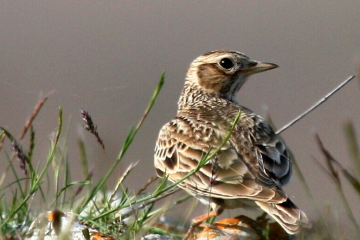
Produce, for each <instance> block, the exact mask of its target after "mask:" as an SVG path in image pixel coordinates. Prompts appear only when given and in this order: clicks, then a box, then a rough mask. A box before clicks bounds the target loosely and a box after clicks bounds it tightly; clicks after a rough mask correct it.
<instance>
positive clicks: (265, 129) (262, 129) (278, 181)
mask: <svg viewBox="0 0 360 240" xmlns="http://www.w3.org/2000/svg"><path fill="white" fill-rule="evenodd" d="M253 119H254V129H253V131H254V132H255V133H256V134H254V136H255V139H254V144H255V146H256V147H257V149H258V151H259V153H260V155H261V158H260V159H259V174H258V179H259V181H260V182H261V183H263V184H264V185H265V186H268V187H270V188H271V187H274V186H279V187H281V186H283V185H285V184H287V183H288V182H289V181H290V180H291V177H292V167H291V162H290V157H289V153H288V151H287V150H286V147H285V145H284V144H283V143H282V142H281V141H280V139H279V138H278V137H277V136H276V134H275V133H274V131H273V130H272V128H271V127H270V125H269V124H268V123H267V122H266V121H265V120H264V119H263V118H261V117H259V116H257V115H254V116H253Z"/></svg>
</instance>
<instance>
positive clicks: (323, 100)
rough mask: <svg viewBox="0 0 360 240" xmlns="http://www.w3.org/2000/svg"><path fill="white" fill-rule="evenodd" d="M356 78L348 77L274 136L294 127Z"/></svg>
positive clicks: (353, 76)
mask: <svg viewBox="0 0 360 240" xmlns="http://www.w3.org/2000/svg"><path fill="white" fill-rule="evenodd" d="M355 77H356V75H352V76H350V77H348V78H347V79H346V80H345V81H344V82H342V83H341V84H340V85H339V86H337V87H336V88H334V89H333V90H332V91H331V92H329V93H328V94H327V95H326V96H325V97H323V98H322V99H320V100H319V101H318V102H317V103H315V104H314V105H313V106H311V107H310V108H309V109H307V110H306V111H305V112H303V113H302V114H300V115H299V116H298V117H296V118H295V119H293V120H292V121H291V122H289V123H288V124H286V125H285V126H283V127H282V128H281V129H280V130H278V131H277V132H276V134H280V133H282V132H283V131H285V130H286V129H288V128H289V127H291V126H292V125H294V124H295V123H296V122H298V121H299V120H300V119H302V118H303V117H305V116H306V115H308V114H309V113H310V112H312V111H313V110H314V109H315V108H317V107H318V106H320V105H321V104H322V103H323V102H325V101H326V100H328V98H330V97H331V96H332V95H333V94H334V93H336V92H337V91H339V90H340V89H341V88H342V87H343V86H345V85H346V84H347V83H348V82H350V81H351V80H353V79H354V78H355Z"/></svg>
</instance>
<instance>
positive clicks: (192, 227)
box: [183, 211, 218, 240]
mask: <svg viewBox="0 0 360 240" xmlns="http://www.w3.org/2000/svg"><path fill="white" fill-rule="evenodd" d="M217 215H218V214H217V212H215V211H211V212H209V213H206V214H204V215H201V216H198V217H196V218H194V219H193V220H192V222H191V225H190V228H189V230H188V231H187V233H186V235H185V237H184V238H183V240H191V239H192V237H193V234H194V231H195V229H196V227H198V226H199V225H200V224H201V223H202V222H204V221H205V220H207V219H209V218H212V217H216V216H217Z"/></svg>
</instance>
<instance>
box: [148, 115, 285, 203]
mask: <svg viewBox="0 0 360 240" xmlns="http://www.w3.org/2000/svg"><path fill="white" fill-rule="evenodd" d="M224 135H226V133H224V132H223V131H220V129H218V126H217V125H215V124H214V123H212V122H205V121H204V122H199V120H198V121H196V122H194V121H191V120H189V119H186V118H185V117H182V118H180V117H178V118H176V119H174V120H173V121H171V122H169V123H168V124H166V125H165V126H164V127H163V128H162V129H161V131H160V134H159V137H158V140H157V143H156V147H155V167H156V170H157V173H158V175H159V176H161V177H163V176H164V175H168V176H169V179H170V180H171V181H173V182H176V181H178V180H180V179H182V178H183V177H184V176H185V175H186V174H188V173H189V172H191V171H192V170H193V169H195V168H196V167H197V166H198V164H199V161H200V159H201V158H202V156H206V155H207V154H209V153H210V154H211V153H212V152H214V151H216V150H217V149H218V148H219V147H220V146H221V144H222V141H223V140H222V139H223V137H224ZM256 179H257V178H256V176H254V174H253V173H252V172H251V171H249V169H248V166H247V164H246V162H245V161H244V159H240V158H239V154H238V152H237V149H236V148H235V147H234V146H233V144H232V143H231V142H230V141H229V142H227V143H226V144H225V145H224V146H222V148H221V151H220V152H219V153H218V154H217V155H216V156H215V157H214V158H212V159H211V160H210V161H209V162H208V163H207V164H206V165H204V166H203V167H202V168H201V169H200V170H199V171H197V172H196V173H194V174H193V175H191V176H190V177H188V178H187V179H185V180H184V181H183V182H181V183H180V186H181V187H182V188H184V189H185V190H187V191H188V192H189V193H191V194H193V195H200V196H207V197H213V198H222V199H236V198H249V199H253V200H258V201H266V202H270V203H271V202H273V203H278V202H283V201H285V200H286V196H285V194H284V193H283V192H282V191H281V190H279V191H277V190H274V189H270V188H268V187H266V186H264V185H262V184H259V183H258V182H257V180H256Z"/></svg>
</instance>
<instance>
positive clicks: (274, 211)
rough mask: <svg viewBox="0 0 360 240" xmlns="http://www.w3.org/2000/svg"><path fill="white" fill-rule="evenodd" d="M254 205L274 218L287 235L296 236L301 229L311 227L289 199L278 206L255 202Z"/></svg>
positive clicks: (301, 212)
mask: <svg viewBox="0 0 360 240" xmlns="http://www.w3.org/2000/svg"><path fill="white" fill-rule="evenodd" d="M256 204H257V205H258V206H259V207H260V208H261V209H262V210H264V211H265V212H266V213H268V214H269V215H270V216H271V217H272V218H274V219H275V220H276V221H277V222H278V223H279V224H280V225H281V226H282V227H283V229H284V230H285V231H286V232H287V233H288V234H296V233H298V232H299V231H300V228H301V227H307V228H308V227H311V224H310V222H309V220H308V218H307V217H306V215H305V213H304V212H303V211H301V210H300V209H299V208H298V207H297V206H296V205H295V204H294V203H293V202H292V201H291V200H290V199H289V198H288V199H287V200H286V201H285V202H283V203H280V204H275V203H266V202H259V201H256Z"/></svg>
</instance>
